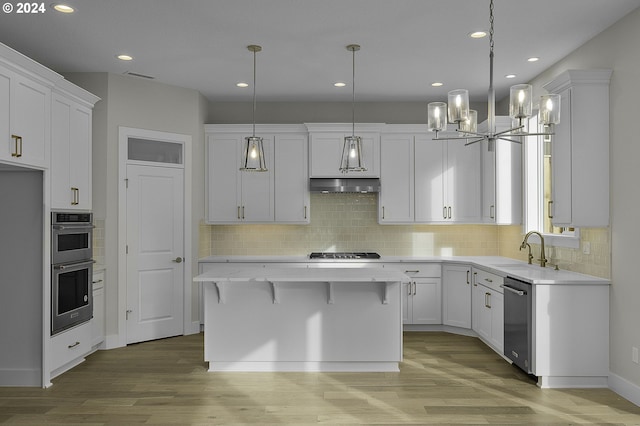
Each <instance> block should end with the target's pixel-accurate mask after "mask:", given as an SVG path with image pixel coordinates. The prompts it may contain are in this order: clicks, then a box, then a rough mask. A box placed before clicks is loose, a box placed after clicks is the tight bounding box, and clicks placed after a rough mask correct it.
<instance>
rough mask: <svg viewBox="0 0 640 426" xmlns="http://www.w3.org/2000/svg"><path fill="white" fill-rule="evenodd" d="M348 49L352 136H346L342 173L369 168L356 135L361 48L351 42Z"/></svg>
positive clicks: (359, 139) (358, 137)
mask: <svg viewBox="0 0 640 426" xmlns="http://www.w3.org/2000/svg"><path fill="white" fill-rule="evenodd" d="M347 50H349V51H351V59H352V61H351V62H352V68H351V69H352V76H351V78H352V84H351V93H352V102H351V136H346V137H345V138H344V146H343V147H342V159H341V161H340V171H341V172H342V173H348V172H366V171H367V168H366V167H365V166H364V161H363V159H362V138H361V137H360V136H356V52H357V51H358V50H360V45H357V44H350V45H348V46H347Z"/></svg>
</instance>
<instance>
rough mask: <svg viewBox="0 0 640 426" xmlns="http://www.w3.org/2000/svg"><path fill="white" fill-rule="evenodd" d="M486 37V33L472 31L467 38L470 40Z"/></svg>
mask: <svg viewBox="0 0 640 426" xmlns="http://www.w3.org/2000/svg"><path fill="white" fill-rule="evenodd" d="M486 36H487V32H486V31H474V32H472V33H469V37H471V38H483V37H486Z"/></svg>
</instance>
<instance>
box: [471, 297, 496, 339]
mask: <svg viewBox="0 0 640 426" xmlns="http://www.w3.org/2000/svg"><path fill="white" fill-rule="evenodd" d="M474 291H475V294H476V295H477V297H476V299H475V304H474V308H477V310H478V324H477V327H476V330H475V331H476V333H478V335H479V336H480V337H482V338H483V339H485V340H486V341H488V342H490V341H491V340H492V334H491V332H492V324H491V321H492V310H491V295H492V292H491V290H490V289H488V288H487V287H485V286H483V285H478V286H477V287H474Z"/></svg>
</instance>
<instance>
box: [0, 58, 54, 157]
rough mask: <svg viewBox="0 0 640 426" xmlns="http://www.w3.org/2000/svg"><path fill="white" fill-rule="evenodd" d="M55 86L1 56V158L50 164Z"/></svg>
mask: <svg viewBox="0 0 640 426" xmlns="http://www.w3.org/2000/svg"><path fill="white" fill-rule="evenodd" d="M3 53H5V52H3V51H0V55H2V54H3ZM38 67H39V65H38ZM51 73H52V74H53V76H57V74H55V73H53V72H51ZM58 78H60V77H59V76H58ZM52 85H53V82H47V81H45V80H40V79H36V78H32V77H31V76H30V75H29V72H28V71H26V70H22V69H21V68H20V67H17V66H14V65H12V64H9V63H8V62H4V58H2V57H0V140H1V142H0V160H2V161H6V162H10V163H13V164H17V165H25V166H33V167H37V168H47V167H48V162H49V144H50V140H49V137H50V132H49V127H50V119H51V116H50V111H51V110H50V107H51V86H52Z"/></svg>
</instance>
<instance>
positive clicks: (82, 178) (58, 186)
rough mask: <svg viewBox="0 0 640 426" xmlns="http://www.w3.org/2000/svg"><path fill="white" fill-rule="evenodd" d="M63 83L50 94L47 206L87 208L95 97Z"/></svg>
mask: <svg viewBox="0 0 640 426" xmlns="http://www.w3.org/2000/svg"><path fill="white" fill-rule="evenodd" d="M65 87H68V88H69V90H68V91H59V90H58V88H56V89H55V91H54V93H53V97H52V107H51V117H52V118H51V146H52V148H53V149H52V150H51V207H52V208H59V209H79V210H91V162H92V159H91V120H92V108H93V105H94V104H95V102H97V101H98V99H99V98H97V97H96V96H94V95H92V94H90V93H88V92H84V91H83V90H82V89H80V88H78V87H76V86H72V85H71V84H65ZM70 90H73V92H71V91H70Z"/></svg>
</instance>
